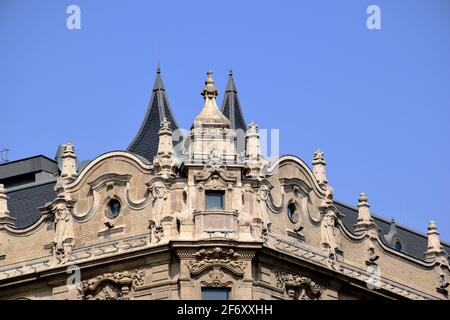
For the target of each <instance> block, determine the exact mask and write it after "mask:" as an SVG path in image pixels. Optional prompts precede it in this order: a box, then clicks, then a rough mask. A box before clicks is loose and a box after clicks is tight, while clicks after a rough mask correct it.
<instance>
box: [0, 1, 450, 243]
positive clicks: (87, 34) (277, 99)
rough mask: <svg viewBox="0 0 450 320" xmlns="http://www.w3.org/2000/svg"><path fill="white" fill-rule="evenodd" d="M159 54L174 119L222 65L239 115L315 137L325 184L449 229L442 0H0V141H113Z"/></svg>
mask: <svg viewBox="0 0 450 320" xmlns="http://www.w3.org/2000/svg"><path fill="white" fill-rule="evenodd" d="M71 4H76V5H78V6H79V7H80V9H81V29H80V30H69V29H67V27H66V20H67V17H68V16H69V14H67V13H66V9H67V7H68V6H69V5H71ZM371 4H376V5H378V6H379V7H380V9H381V30H369V29H368V28H367V26H366V20H367V17H368V16H369V15H368V14H367V13H366V9H367V7H368V6H369V5H371ZM158 61H160V62H161V69H162V76H163V80H164V83H165V86H166V89H167V91H168V95H169V101H170V103H171V105H172V109H173V111H174V113H175V116H176V119H177V122H178V124H179V125H180V126H182V127H184V128H188V127H190V125H191V124H192V121H193V119H194V117H195V116H196V114H197V113H198V112H199V111H200V108H201V106H202V102H203V100H202V97H201V96H200V91H201V89H202V87H203V84H204V79H205V75H206V71H207V70H208V69H211V70H212V71H213V72H214V77H215V80H216V86H217V87H218V88H219V90H220V92H221V95H219V98H218V99H219V102H220V101H221V96H223V90H224V88H225V85H226V80H227V72H228V69H229V68H232V69H233V71H234V78H235V81H236V85H237V88H238V90H239V95H240V100H241V103H242V106H243V109H244V116H245V118H246V120H247V122H250V121H251V120H254V121H255V122H257V123H258V124H259V126H260V127H261V128H269V129H270V128H279V129H280V140H281V145H280V151H281V153H283V154H295V155H298V156H299V157H300V158H302V159H304V160H305V161H306V162H307V163H311V159H312V155H313V152H314V150H315V149H316V148H318V147H319V148H321V149H322V150H323V151H324V153H325V157H326V161H327V174H328V179H329V183H330V185H332V186H333V188H334V191H335V198H336V199H339V200H341V201H343V202H346V203H349V204H352V205H356V204H357V198H358V195H359V193H360V192H362V191H364V192H366V193H367V195H368V197H369V202H370V203H371V205H372V207H371V209H372V212H373V213H375V214H378V215H381V216H384V217H386V218H391V217H394V218H395V219H396V221H397V222H398V223H400V224H403V225H407V226H410V227H412V228H414V229H416V230H419V231H421V232H426V227H427V223H428V221H429V220H431V219H434V220H436V222H437V224H438V227H439V230H440V232H441V239H443V240H446V241H450V219H449V216H450V201H449V200H450V197H449V196H450V165H449V160H448V159H449V156H450V144H449V138H450V126H449V120H450V1H448V0H420V1H414V0H396V1H392V0H390V1H384V0H371V1H366V0H348V1H335V0H329V1H323V0H314V1H312V0H310V1H299V0H295V1H264V0H258V1H242V0H241V1H235V0H227V1H194V0H190V1H148V0H147V1H144V0H141V1H138V0H132V1H113V0H95V1H94V0H91V1H87V0H71V1H65V0H59V1H54V0H39V1H38V0H34V1H33V0H0V149H1V148H9V149H10V152H9V159H10V160H15V159H20V158H23V157H27V156H33V155H36V154H44V155H47V156H49V157H53V156H54V155H55V153H56V149H57V146H58V145H59V144H61V143H65V142H67V141H68V140H70V141H71V142H72V143H74V144H75V147H76V151H77V154H78V156H79V158H80V159H81V160H84V159H93V158H95V157H96V156H98V155H100V154H102V153H104V152H107V151H110V150H117V149H125V148H126V147H127V146H128V144H129V143H130V142H131V140H132V139H133V137H134V135H135V134H136V132H137V131H138V129H139V126H140V124H141V122H142V120H143V118H144V115H145V112H146V108H147V103H148V100H149V98H150V94H151V88H152V85H153V81H154V78H155V69H156V67H157V64H158Z"/></svg>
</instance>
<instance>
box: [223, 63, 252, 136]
mask: <svg viewBox="0 0 450 320" xmlns="http://www.w3.org/2000/svg"><path fill="white" fill-rule="evenodd" d="M221 109H222V113H223V114H224V115H225V117H227V118H228V120H230V127H231V129H235V130H236V129H241V130H243V132H245V131H246V130H247V125H246V122H245V120H244V116H243V115H242V109H241V103H240V102H239V96H238V94H237V89H236V85H235V84H234V80H233V72H232V71H231V70H230V71H229V73H228V83H227V87H226V88H225V95H224V97H223V100H222V108H221Z"/></svg>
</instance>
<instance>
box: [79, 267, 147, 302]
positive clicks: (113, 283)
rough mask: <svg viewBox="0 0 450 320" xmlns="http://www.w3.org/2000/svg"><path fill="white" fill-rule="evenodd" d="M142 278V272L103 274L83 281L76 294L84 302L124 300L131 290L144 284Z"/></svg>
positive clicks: (143, 273)
mask: <svg viewBox="0 0 450 320" xmlns="http://www.w3.org/2000/svg"><path fill="white" fill-rule="evenodd" d="M144 276H145V271H143V270H134V271H124V272H114V273H104V274H101V275H99V276H97V277H95V278H93V279H89V280H85V281H83V282H82V283H81V284H80V286H79V288H78V292H79V294H80V296H81V297H82V298H83V299H85V300H125V299H129V293H130V291H131V289H132V288H136V287H139V286H141V285H143V284H144Z"/></svg>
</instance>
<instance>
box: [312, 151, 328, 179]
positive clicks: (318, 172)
mask: <svg viewBox="0 0 450 320" xmlns="http://www.w3.org/2000/svg"><path fill="white" fill-rule="evenodd" d="M312 166H313V173H314V176H315V177H316V180H317V182H318V183H319V185H320V186H325V185H327V184H328V180H327V175H326V172H325V166H326V163H325V157H324V154H323V152H322V151H320V150H319V149H317V150H316V151H315V152H314V158H313V161H312Z"/></svg>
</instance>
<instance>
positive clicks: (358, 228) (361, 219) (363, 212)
mask: <svg viewBox="0 0 450 320" xmlns="http://www.w3.org/2000/svg"><path fill="white" fill-rule="evenodd" d="M369 207H370V205H369V199H368V198H367V195H366V194H365V193H364V192H361V193H360V194H359V198H358V222H357V223H356V224H355V232H357V233H358V232H363V231H365V230H367V227H368V226H369V225H371V224H372V223H373V218H372V215H371V214H370V210H369Z"/></svg>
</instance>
